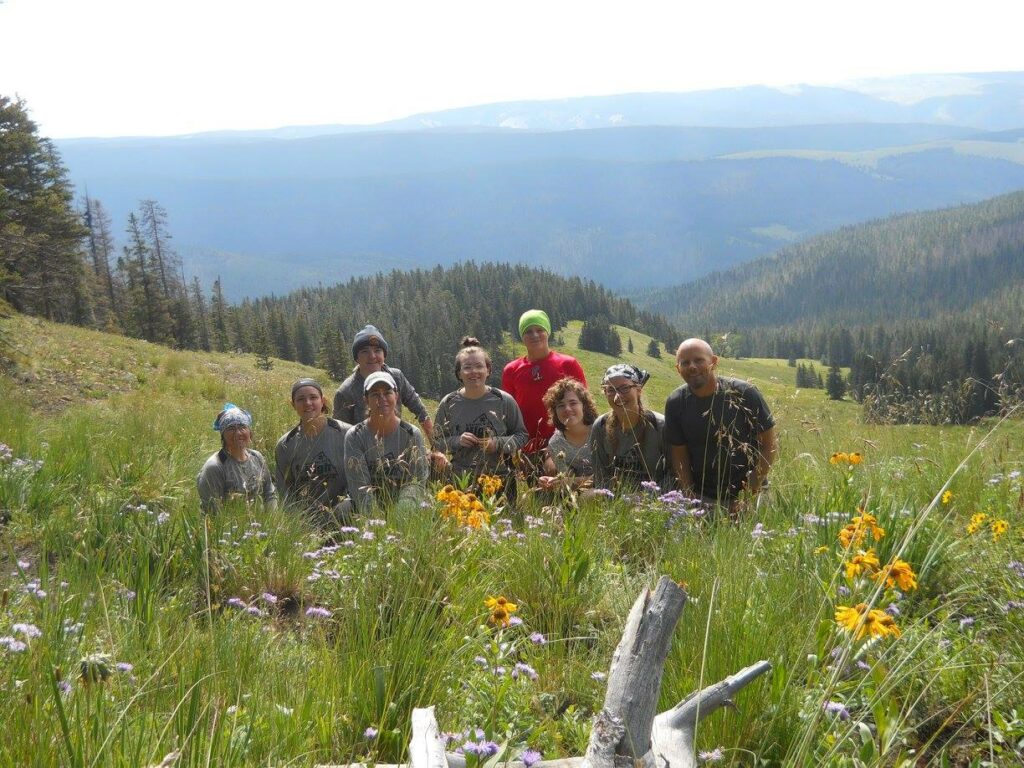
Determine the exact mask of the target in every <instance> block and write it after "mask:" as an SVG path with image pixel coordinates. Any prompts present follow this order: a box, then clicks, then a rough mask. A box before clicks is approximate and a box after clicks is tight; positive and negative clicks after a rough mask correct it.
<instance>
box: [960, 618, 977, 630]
mask: <svg viewBox="0 0 1024 768" xmlns="http://www.w3.org/2000/svg"><path fill="white" fill-rule="evenodd" d="M971 626H974V618H973V617H972V616H964V617H963V618H962V619H960V629H965V628H967V627H971Z"/></svg>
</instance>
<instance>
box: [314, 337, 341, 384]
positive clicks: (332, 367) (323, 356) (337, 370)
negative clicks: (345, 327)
mask: <svg viewBox="0 0 1024 768" xmlns="http://www.w3.org/2000/svg"><path fill="white" fill-rule="evenodd" d="M348 364H349V360H348V356H347V355H346V354H345V341H344V339H342V337H341V331H339V330H338V329H337V328H328V329H327V330H326V331H324V333H323V336H322V337H321V339H320V355H319V356H318V357H317V365H318V366H319V367H320V368H323V369H324V371H325V372H326V373H327V376H328V377H329V378H331V379H332V380H333V381H344V380H345V378H346V377H347V376H348Z"/></svg>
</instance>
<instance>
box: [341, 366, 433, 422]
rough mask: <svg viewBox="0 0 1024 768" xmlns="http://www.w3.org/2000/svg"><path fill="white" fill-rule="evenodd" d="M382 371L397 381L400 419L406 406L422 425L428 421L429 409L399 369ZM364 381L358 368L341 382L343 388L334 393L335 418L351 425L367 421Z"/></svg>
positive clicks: (385, 368)
mask: <svg viewBox="0 0 1024 768" xmlns="http://www.w3.org/2000/svg"><path fill="white" fill-rule="evenodd" d="M381 370H383V371H386V372H387V373H390V374H391V376H392V377H393V378H394V380H395V386H397V387H398V409H397V413H398V418H402V406H403V405H405V406H406V407H408V409H409V410H410V411H412V412H413V415H415V416H416V419H417V420H418V421H419V422H420V423H423V422H424V421H426V420H427V418H428V417H429V414H428V413H427V409H426V407H425V406H424V405H423V401H422V400H420V396H419V395H418V394H417V393H416V390H415V389H414V388H413V386H412V384H410V383H409V379H407V378H406V377H405V374H404V373H402V372H401V371H400V370H399V369H397V368H389V367H388V366H386V365H385V366H384V367H383V368H382V369H381ZM364 381H365V378H364V377H363V374H361V373H360V372H359V369H358V368H356V369H355V370H354V371H352V374H351V375H350V376H349V377H348V378H347V379H345V380H344V381H343V382H341V386H340V387H338V389H337V390H336V391H335V392H334V411H333V412H332V413H333V416H334V418H336V419H340V420H341V421H347V422H348V423H349V424H358V423H359V422H361V421H366V417H367V413H366V398H365V396H364V393H363V382H364Z"/></svg>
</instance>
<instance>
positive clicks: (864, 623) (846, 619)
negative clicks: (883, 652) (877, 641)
mask: <svg viewBox="0 0 1024 768" xmlns="http://www.w3.org/2000/svg"><path fill="white" fill-rule="evenodd" d="M836 624H838V625H839V626H840V627H842V628H843V629H845V630H847V631H848V632H852V633H853V634H854V637H855V638H856V639H857V640H860V639H861V638H863V637H864V636H866V635H871V637H888V636H889V635H892V636H893V637H899V636H900V628H899V627H898V626H896V620H895V619H893V617H892V616H890V615H889V614H888V613H886V612H885V611H880V610H878V609H877V608H872V609H871V610H870V611H869V610H868V606H867V603H858V604H857V605H855V606H853V607H852V608H850V607H847V606H845V605H840V606H838V607H837V608H836Z"/></svg>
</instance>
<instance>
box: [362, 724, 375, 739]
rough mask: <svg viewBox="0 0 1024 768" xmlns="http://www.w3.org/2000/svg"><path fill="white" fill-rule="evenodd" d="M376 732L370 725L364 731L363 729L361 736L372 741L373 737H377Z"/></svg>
mask: <svg viewBox="0 0 1024 768" xmlns="http://www.w3.org/2000/svg"><path fill="white" fill-rule="evenodd" d="M377 733H378V731H377V729H376V728H374V727H373V726H372V725H371V726H370V727H369V728H367V729H366V730H365V731H363V738H364V739H369V740H370V741H373V740H374V739H376V738H377Z"/></svg>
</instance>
